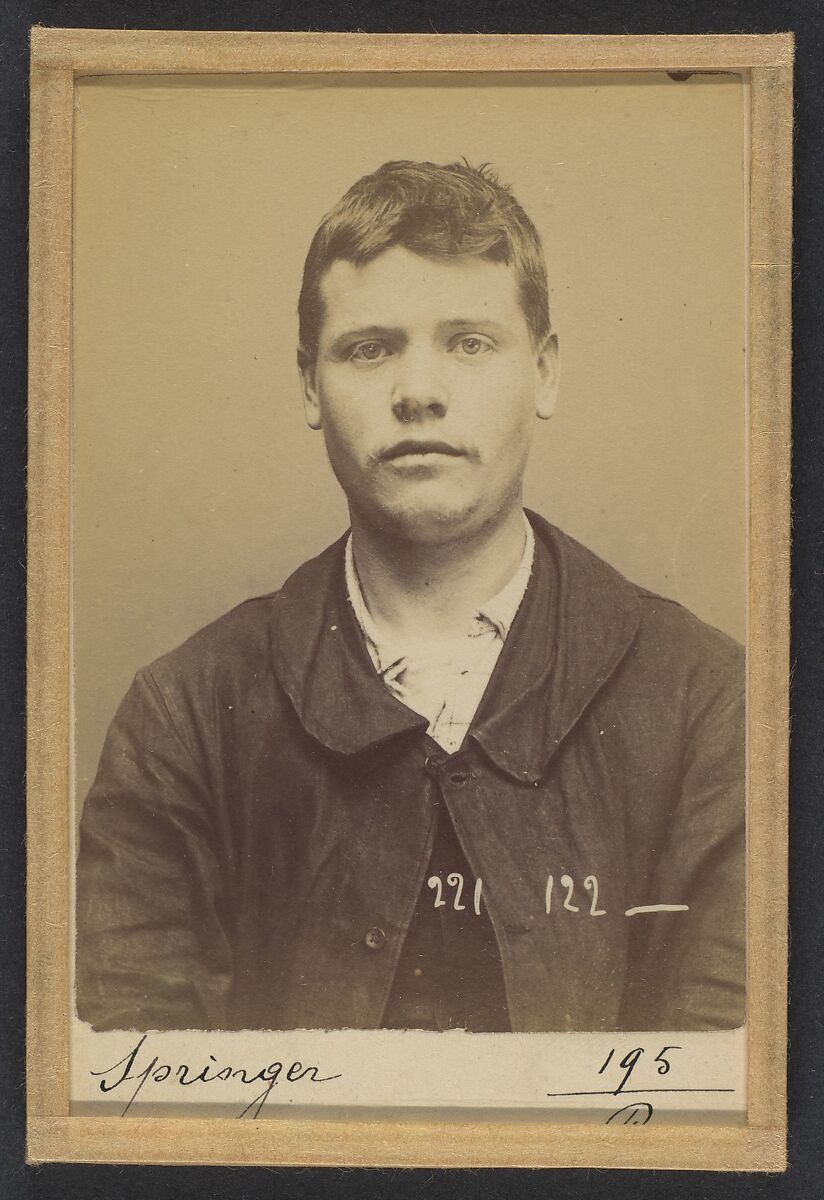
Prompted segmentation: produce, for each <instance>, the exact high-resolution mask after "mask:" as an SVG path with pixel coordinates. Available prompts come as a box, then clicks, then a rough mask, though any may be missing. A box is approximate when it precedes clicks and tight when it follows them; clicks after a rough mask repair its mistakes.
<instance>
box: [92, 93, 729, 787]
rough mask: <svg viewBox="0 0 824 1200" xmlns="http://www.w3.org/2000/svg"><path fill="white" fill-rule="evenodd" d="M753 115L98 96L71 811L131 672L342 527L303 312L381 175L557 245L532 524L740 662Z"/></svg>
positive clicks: (508, 103)
mask: <svg viewBox="0 0 824 1200" xmlns="http://www.w3.org/2000/svg"><path fill="white" fill-rule="evenodd" d="M745 106H746V91H745V87H744V85H743V83H742V81H741V79H740V78H738V77H736V76H732V75H695V76H692V77H691V78H689V79H688V80H686V81H683V80H681V81H677V80H672V79H670V78H669V77H667V76H666V75H663V74H658V73H655V74H645V75H642V74H617V73H613V74H610V75H593V74H591V73H587V74H586V75H585V76H584V75H577V76H576V75H556V74H553V75H549V74H547V75H537V76H536V75H531V76H522V77H513V76H505V75H503V76H494V77H484V78H479V77H475V76H470V75H467V76H460V77H455V76H450V77H449V78H446V77H431V76H429V77H426V78H423V77H414V76H402V77H398V78H396V79H394V80H393V79H387V78H385V77H376V76H372V77H368V76H354V77H343V76H333V77H329V76H326V77H322V78H321V77H317V76H314V77H286V76H253V77H244V78H239V77H234V78H206V77H202V76H201V77H189V78H184V77H172V76H168V77H154V78H152V77H146V76H143V77H133V78H130V77H126V76H124V77H116V78H112V77H107V78H99V79H94V78H89V79H84V80H81V81H79V84H78V88H77V111H76V126H75V138H76V160H75V161H76V167H75V227H74V268H75V272H74V300H73V303H74V388H73V413H72V418H73V505H74V508H73V585H74V593H73V603H74V663H75V697H74V701H75V718H76V744H75V748H76V783H77V795H78V797H79V798H82V796H83V795H85V792H86V791H87V789H88V786H89V784H90V782H91V778H92V776H93V773H94V770H95V767H96V762H97V758H98V755H99V753H100V748H101V745H102V740H103V737H104V735H105V730H106V727H107V725H108V722H109V721H110V720H111V717H112V715H113V713H114V710H115V708H116V706H117V704H118V702H119V700H120V698H121V696H122V694H123V693H124V691H125V690H126V688H127V687H128V685H129V682H130V680H131V678H132V676H133V674H134V672H135V670H136V669H137V668H138V667H140V666H142V665H144V664H145V663H147V662H149V661H151V660H152V659H154V658H156V657H157V656H158V655H160V654H162V653H164V652H166V651H167V650H170V649H172V648H173V647H174V646H175V645H177V644H178V643H179V642H181V641H182V640H183V639H184V638H186V637H187V636H188V635H189V634H190V633H192V632H194V631H195V630H196V629H197V628H199V627H200V626H202V625H204V624H206V623H207V622H208V621H210V620H212V619H213V618H215V617H217V616H219V615H220V614H221V613H222V612H225V611H226V610H227V609H228V608H230V607H232V606H233V605H234V604H236V603H238V602H240V601H241V600H243V599H245V598H246V597H248V596H251V595H256V594H260V593H263V592H268V591H271V590H273V589H274V588H276V587H278V586H279V584H280V583H281V582H282V580H283V579H284V578H285V577H286V575H288V574H289V572H290V571H291V570H293V569H294V568H295V567H296V566H297V565H298V564H299V563H300V562H302V561H303V560H304V559H306V558H308V557H310V556H311V555H313V554H315V553H317V552H318V551H320V550H321V549H322V548H323V547H324V546H325V545H327V544H328V543H329V542H330V541H332V540H333V539H334V538H336V537H337V536H338V535H339V534H340V533H341V532H342V531H343V530H344V528H345V527H346V524H347V514H346V507H345V504H344V501H343V497H342V494H341V493H340V491H339V489H338V486H337V484H336V482H335V480H334V478H333V476H332V474H331V471H330V469H329V467H328V465H327V463H326V459H325V454H324V450H323V444H322V438H321V435H320V434H317V433H313V432H312V431H310V430H309V429H308V428H307V427H306V425H305V423H304V420H303V413H302V408H301V403H300V389H299V384H298V376H297V372H296V367H295V345H296V338H297V318H296V311H295V310H296V302H297V295H298V290H299V286H300V278H301V271H302V266H303V258H304V256H305V253H306V250H307V248H308V244H309V241H310V239H311V236H312V234H313V232H314V230H315V228H316V227H317V225H318V223H319V221H320V219H321V218H322V216H323V215H324V213H325V212H326V211H327V210H328V209H329V208H330V207H331V206H332V205H333V204H334V202H335V201H336V200H337V199H338V197H339V196H340V195H341V194H342V193H343V191H345V189H346V188H347V187H348V186H349V185H350V184H351V183H352V182H354V180H355V179H356V178H358V177H359V176H360V175H362V174H363V173H365V172H367V171H370V170H373V169H374V168H375V167H377V166H378V165H380V163H382V162H384V161H386V160H387V159H397V158H414V159H430V160H432V161H435V162H447V161H452V160H454V159H456V158H461V157H466V158H467V159H468V160H469V162H470V163H473V164H479V163H483V162H489V163H492V164H493V165H494V167H495V168H496V169H497V171H498V173H499V175H500V177H501V178H502V179H503V180H504V181H506V182H508V183H510V184H511V185H512V186H513V190H514V191H515V194H516V195H517V197H518V198H519V200H520V201H521V203H522V204H523V206H524V207H525V209H526V210H527V212H528V213H529V214H530V215H531V217H532V218H533V220H534V221H535V223H536V225H537V226H538V228H539V231H540V233H541V235H542V238H543V241H544V246H545V250H546V256H547V261H548V267H549V274H550V289H551V305H552V317H553V324H554V326H555V328H556V330H557V332H558V334H559V337H560V343H561V361H562V381H561V394H560V402H559V406H558V410H557V413H556V415H555V416H554V417H553V419H552V420H551V421H550V422H548V423H538V424H536V437H535V444H534V449H533V454H532V459H531V463H530V467H529V473H528V478H527V489H526V501H527V504H528V505H529V506H530V507H532V508H534V509H537V510H538V511H539V512H541V513H543V514H544V515H545V516H546V517H547V518H548V519H549V520H551V521H553V522H554V523H556V524H558V525H560V526H561V527H562V528H563V529H565V530H566V531H567V532H568V533H570V534H572V535H573V536H574V537H576V538H578V539H579V540H580V541H582V542H584V543H585V544H586V545H588V546H589V547H590V548H591V549H592V550H594V551H595V552H596V553H597V554H599V555H601V556H602V557H603V558H605V559H607V560H608V561H609V562H611V563H612V564H613V565H614V566H616V567H617V568H618V569H619V570H620V571H622V572H623V573H624V574H625V575H627V576H628V577H630V578H631V579H634V580H635V581H637V582H638V583H641V584H643V585H645V586H646V587H649V588H651V589H653V590H654V591H657V592H661V593H663V594H665V595H667V596H671V597H673V598H675V599H677V600H678V601H680V602H681V603H683V604H685V605H686V606H687V607H688V608H690V609H692V610H693V611H694V612H695V613H697V614H698V616H700V617H701V618H703V619H704V620H706V621H708V622H710V623H711V624H713V625H716V626H718V627H719V628H721V629H723V630H725V631H727V632H729V633H731V634H732V635H733V636H735V637H738V638H743V635H744V622H745V598H746V595H745V574H746V571H745V567H746V469H745V468H746V461H745V441H746V425H745V414H746V392H745V367H746V328H745V305H746V292H745V286H746V278H745V263H746V221H745V213H746V199H747V195H746V174H745V169H744V163H745V138H746V127H745Z"/></svg>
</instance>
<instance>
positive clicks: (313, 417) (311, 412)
mask: <svg viewBox="0 0 824 1200" xmlns="http://www.w3.org/2000/svg"><path fill="white" fill-rule="evenodd" d="M298 372H299V373H300V386H301V388H302V389H303V414H304V416H305V417H306V424H307V425H308V426H309V428H310V429H320V428H321V426H322V425H323V421H322V420H321V415H320V400H319V398H318V386H317V371H316V370H315V364H314V363H313V362H310V361H309V360H308V359H306V358H303V357H302V355H300V354H298Z"/></svg>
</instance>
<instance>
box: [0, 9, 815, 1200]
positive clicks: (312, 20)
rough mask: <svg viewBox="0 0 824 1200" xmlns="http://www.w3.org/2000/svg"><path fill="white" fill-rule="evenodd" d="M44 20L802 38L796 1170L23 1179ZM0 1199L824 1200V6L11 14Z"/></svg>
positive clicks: (3, 51)
mask: <svg viewBox="0 0 824 1200" xmlns="http://www.w3.org/2000/svg"><path fill="white" fill-rule="evenodd" d="M33 24H42V25H53V26H72V27H85V28H115V29H236V30H243V29H246V30H277V29H282V30H290V29H298V30H299V29H312V30H364V31H368V32H396V33H401V32H410V33H425V32H433V31H435V32H438V33H473V32H481V33H580V34H602V33H610V34H618V33H633V34H645V33H774V32H784V31H787V30H790V31H792V32H794V33H795V34H796V39H797V44H796V93H795V102H796V111H795V124H796V130H795V132H796V141H795V187H796V192H795V203H794V230H795V247H794V271H793V306H794V331H795V332H794V366H793V392H794V398H793V425H794V432H793V442H794V449H793V479H794V483H793V551H792V587H793V689H792V706H793V716H792V729H793V742H792V755H791V805H790V826H791V847H790V849H791V879H792V883H791V887H790V908H791V931H792V949H791V960H790V1089H789V1107H790V1164H791V1165H790V1169H789V1172H788V1173H787V1174H786V1175H763V1174H759V1175H745V1174H737V1175H736V1174H728V1173H720V1174H710V1173H706V1174H705V1173H692V1172H690V1173H680V1172H666V1171H658V1172H636V1171H595V1170H569V1171H526V1170H487V1169H484V1170H471V1171H469V1170H463V1171H457V1170H453V1171H433V1170H429V1169H427V1170H372V1171H366V1170H340V1169H334V1168H312V1169H309V1168H301V1169H295V1168H283V1167H276V1168H263V1167H242V1168H241V1167H234V1168H230V1167H203V1168H194V1167H140V1166H124V1167H117V1166H90V1165H75V1164H48V1165H43V1166H34V1167H32V1166H26V1165H25V1163H24V1155H25V1151H24V1115H25V1111H24V1090H23V1077H24V1017H23V1008H24V999H25V978H24V966H25V941H24V905H25V885H24V870H23V868H24V839H25V806H24V733H25V730H24V688H25V656H24V634H25V569H24V564H25V454H26V425H25V418H26V303H27V295H26V271H27V240H26V235H27V206H28V195H27V191H28V37H29V29H30V26H31V25H33ZM0 64H1V66H0V89H1V91H0V296H1V297H2V321H0V563H1V564H2V568H1V570H0V803H2V814H1V817H2V819H1V821H0V830H2V834H1V835H0V914H2V916H1V917H0V939H1V940H0V964H2V966H1V970H0V1013H2V1039H1V1040H0V1113H2V1122H1V1123H0V1195H2V1196H4V1197H7V1198H8V1200H17V1198H18V1197H20V1198H24V1197H25V1198H28V1197H60V1198H61V1200H62V1198H63V1197H66V1198H69V1197H78V1198H81V1197H82V1198H83V1200H97V1198H104V1197H105V1198H106V1200H108V1198H109V1197H118V1198H121V1197H122V1198H124V1200H128V1198H130V1197H147V1198H148V1197H151V1198H152V1200H165V1198H167V1197H169V1198H174V1200H178V1198H181V1197H197V1198H199V1200H223V1198H224V1197H225V1198H226V1200H230V1198H238V1200H240V1198H242V1200H253V1198H257V1197H264V1196H265V1197H288V1198H290V1200H291V1198H295V1200H298V1198H303V1197H316V1196H319V1197H330V1196H334V1197H338V1196H342V1197H352V1198H354V1197H358V1198H360V1197H364V1198H365V1197H377V1196H381V1197H383V1196H391V1197H399V1198H405V1197H422V1198H424V1200H429V1198H434V1197H441V1196H443V1197H447V1196H448V1197H455V1198H456V1200H462V1198H463V1197H480V1198H484V1200H497V1198H498V1197H507V1198H508V1197H522V1196H523V1197H530V1198H531V1197H535V1198H536V1200H537V1198H538V1197H542V1198H543V1197H548V1198H550V1200H566V1198H567V1197H586V1198H590V1197H593V1198H600V1197H621V1198H627V1200H629V1198H630V1197H632V1198H633V1200H659V1198H660V1197H667V1198H672V1200H679V1198H681V1197H685V1198H687V1197H689V1198H693V1197H695V1198H699V1200H703V1198H704V1197H719V1198H721V1197H724V1198H726V1197H745V1198H750V1197H753V1198H754V1197H792V1200H807V1198H810V1200H812V1198H815V1200H818V1198H819V1197H822V1196H824V1124H823V1123H822V1117H821V1112H820V1108H819V1104H820V1101H821V1086H820V1084H821V1078H822V1074H824V1038H822V1032H821V1024H822V1018H824V1011H822V1009H824V989H822V986H821V985H822V969H821V958H822V954H824V920H823V919H822V918H823V917H824V906H822V903H821V890H822V886H824V873H822V871H821V870H820V867H819V857H820V842H821V837H820V829H821V826H822V821H821V819H820V817H819V808H820V799H819V791H820V784H821V782H822V779H823V778H824V738H822V732H821V722H820V720H819V719H818V718H819V713H820V711H821V708H822V700H823V699H824V697H822V691H824V676H823V673H822V663H821V659H822V654H821V648H822V613H824V604H822V584H824V522H823V521H822V516H823V515H824V496H823V495H822V473H824V418H823V417H822V400H821V396H820V386H821V376H820V371H819V363H820V361H821V354H822V328H821V326H822V319H823V317H824V313H823V312H822V310H823V309H824V305H822V303H821V300H820V295H821V289H822V278H821V276H822V254H821V244H822V241H824V205H822V200H821V195H822V191H824V161H823V156H822V141H824V123H823V122H822V119H821V117H822V109H823V108H824V0H814V2H812V3H806V4H805V3H800V2H798V3H781V2H780V0H776V2H773V3H755V2H751V3H740V2H739V3H726V4H725V3H720V2H718V0H715V2H708V0H682V2H680V3H679V2H673V0H669V2H661V3H643V2H642V0H636V3H627V2H621V3H619V2H617V0H615V2H613V3H602V2H599V0H592V2H590V3H587V2H585V0H581V2H579V3H565V4H563V3H559V4H555V3H551V2H549V0H544V3H534V2H533V3H529V2H528V0H509V2H507V3H501V2H499V3H484V2H483V0H473V2H471V3H469V2H467V0H442V3H441V4H436V3H429V2H421V3H413V2H411V0H408V2H406V3H404V2H403V0H386V2H384V3H380V2H379V0H373V2H372V3H341V4H317V3H313V2H312V0H304V2H302V3H277V2H272V3H269V2H257V3H255V2H252V0H240V2H237V3H232V2H231V0H225V2H224V3H222V4H216V3H185V2H176V0H171V2H169V3H161V2H159V0H132V2H131V3H128V2H123V0H115V2H112V3H90V2H86V0H78V2H76V3H70V2H59V0H53V2H49V0H44V2H42V3H36V2H32V3H27V4H26V3H21V4H14V3H9V2H8V0H0Z"/></svg>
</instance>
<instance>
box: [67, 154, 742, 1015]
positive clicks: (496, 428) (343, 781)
mask: <svg viewBox="0 0 824 1200" xmlns="http://www.w3.org/2000/svg"><path fill="white" fill-rule="evenodd" d="M329 199H330V201H331V200H332V199H333V197H330V198H329ZM298 315H299V345H298V347H297V362H298V369H299V372H300V378H301V383H302V388H303V400H304V410H305V417H306V422H307V425H308V427H309V429H310V430H312V431H318V432H319V433H320V434H321V436H322V438H323V441H324V444H325V448H326V452H327V454H328V458H329V462H330V464H331V468H332V470H333V472H334V474H335V477H336V478H337V481H338V483H339V484H340V487H341V489H342V491H343V494H344V495H345V499H346V503H347V506H348V512H349V526H350V527H349V528H348V529H341V532H340V537H339V538H338V539H337V540H336V541H335V542H334V543H333V544H332V545H330V546H329V547H328V548H327V549H326V550H324V551H323V552H322V553H321V554H320V555H318V556H317V557H314V558H312V559H310V560H309V561H306V562H304V563H303V565H301V566H299V567H298V568H297V570H295V571H294V572H293V573H292V574H291V575H290V576H289V577H288V578H287V579H286V580H285V581H284V582H282V584H281V585H280V586H279V587H277V590H275V591H272V592H271V593H269V594H267V595H263V596H259V597H257V598H254V599H250V600H248V601H246V602H245V603H242V604H240V605H239V606H238V607H235V608H234V609H233V610H232V611H230V612H228V613H227V614H226V615H225V616H222V617H220V618H219V619H218V620H216V621H214V622H212V623H211V624H209V625H208V626H207V627H206V628H203V629H201V630H200V631H199V632H195V633H194V634H193V636H192V637H190V638H189V639H188V640H187V641H185V642H184V643H183V644H182V645H181V646H179V647H178V648H177V649H175V650H173V651H172V652H171V653H168V654H165V655H164V656H162V657H161V658H159V659H157V660H156V661H154V662H153V663H151V665H148V666H146V667H145V668H143V669H142V670H140V671H139V672H138V674H137V676H136V678H135V680H134V683H133V684H132V686H131V688H130V689H129V691H128V693H127V695H126V697H125V699H124V700H123V701H122V704H121V705H120V708H119V710H118V712H117V714H116V716H115V717H114V720H113V722H112V724H111V727H110V729H109V733H108V736H107V738H106V743H105V747H104V750H103V754H102V757H101V759H100V763H99V767H98V771H97V775H96V778H95V780H94V784H93V786H92V788H91V791H90V793H89V795H88V797H87V799H86V801H85V805H84V808H83V815H82V820H81V824H80V835H79V852H78V861H77V940H76V952H77V970H76V979H77V1010H78V1014H79V1016H80V1017H81V1019H82V1020H84V1021H87V1022H89V1023H90V1024H91V1025H92V1026H93V1027H94V1028H95V1029H100V1030H104V1029H141V1030H143V1029H188V1028H195V1029H211V1030H218V1029H294V1028H331V1029H342V1028H355V1029H379V1028H393V1029H428V1030H448V1029H465V1030H467V1031H469V1032H471V1033H483V1032H510V1031H511V1032H533V1031H594V1030H622V1029H627V1030H629V1029H636V1030H713V1029H729V1028H735V1027H737V1026H739V1025H741V1024H742V1023H743V1021H744V1018H745V990H744V900H745V882H744V862H745V859H744V851H745V841H744V835H745V801H744V773H745V772H744V751H745V741H744V683H745V676H744V653H743V650H742V648H741V647H740V646H739V644H738V643H737V642H736V641H734V640H733V639H732V638H731V637H729V636H728V635H727V634H725V633H722V632H720V631H719V630H717V629H715V628H713V627H711V626H710V625H708V624H705V623H704V622H703V621H701V620H700V619H699V618H698V617H696V616H694V615H693V614H692V613H691V612H690V611H689V610H688V609H686V608H684V607H683V606H682V605H680V604H679V603H677V602H676V601H674V600H672V599H668V598H666V597H665V596H661V595H657V594H655V593H653V592H651V591H649V590H646V589H645V588H643V587H641V586H639V585H636V584H635V583H633V582H631V581H630V580H628V579H627V578H625V577H624V576H623V575H622V574H620V573H619V572H618V571H617V570H616V569H614V568H613V567H612V566H610V565H609V564H608V563H607V562H605V561H603V560H602V559H601V558H600V557H598V556H596V555H595V554H594V553H592V552H591V551H590V550H588V549H587V548H585V547H584V546H583V545H581V544H580V543H579V542H578V541H576V540H575V539H573V538H572V537H570V536H568V535H567V534H565V533H564V532H563V531H562V530H560V529H559V528H557V527H555V526H554V525H553V524H552V523H551V518H552V513H549V512H542V513H538V512H535V511H532V510H531V509H525V507H524V489H523V480H524V473H525V470H526V466H527V459H528V455H529V451H530V445H531V441H532V437H533V433H534V429H535V426H536V422H537V421H539V420H546V419H548V418H549V417H550V416H551V415H552V412H553V409H554V406H555V401H556V395H557V392H558V386H559V369H558V361H559V359H558V339H557V337H556V334H555V332H554V329H553V325H552V323H551V320H550V306H549V289H548V283H547V270H546V266H545V263H544V254H543V250H542V246H541V240H540V237H539V234H538V232H537V231H536V227H535V225H534V224H533V221H532V220H531V219H530V217H529V216H528V215H527V213H526V212H525V211H524V209H523V208H522V207H521V205H520V203H519V202H518V200H517V199H516V197H515V196H514V194H513V193H512V191H511V190H510V189H509V188H508V187H507V186H506V184H505V183H504V182H502V181H500V180H499V178H498V177H497V174H496V172H495V170H494V168H493V167H490V166H479V167H475V166H472V165H470V164H468V163H467V162H466V161H459V162H451V163H448V164H445V165H436V164H433V163H430V162H419V161H406V160H403V161H391V162H386V163H384V164H383V165H382V166H380V167H379V168H378V169H377V170H374V171H373V172H372V173H370V174H368V175H366V176H364V177H362V178H360V179H359V180H357V182H355V183H354V184H353V185H352V187H351V188H350V189H349V190H348V191H347V192H346V194H345V195H344V196H343V197H342V198H341V199H340V200H339V201H338V202H337V203H336V204H335V205H334V207H333V208H332V209H331V210H330V211H329V212H328V214H327V216H326V217H325V218H324V220H323V221H322V223H321V225H320V227H319V228H318V229H317V232H316V233H315V235H314V238H313V240H312V242H311V245H310V246H309V250H308V254H307V257H306V262H305V267H304V272H303V283H302V288H301V291H300V296H299V300H298ZM308 436H310V435H309V434H308V433H307V437H308ZM639 536H641V534H640V531H639ZM277 582H279V581H277V580H275V581H273V583H277ZM247 594H248V593H247Z"/></svg>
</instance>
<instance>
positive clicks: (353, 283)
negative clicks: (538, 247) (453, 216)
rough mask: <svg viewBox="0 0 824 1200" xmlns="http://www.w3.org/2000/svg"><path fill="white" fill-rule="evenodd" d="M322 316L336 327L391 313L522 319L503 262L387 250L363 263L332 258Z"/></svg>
mask: <svg viewBox="0 0 824 1200" xmlns="http://www.w3.org/2000/svg"><path fill="white" fill-rule="evenodd" d="M320 291H321V295H322V297H323V301H324V316H325V318H326V320H327V321H329V322H330V323H333V324H335V325H337V324H338V323H339V322H340V321H344V322H347V321H349V320H350V319H356V320H358V321H360V320H361V318H362V317H363V318H365V317H368V318H369V320H370V321H372V322H379V321H386V320H387V318H388V317H389V316H390V314H391V315H392V316H393V317H394V318H395V319H396V320H397V319H401V318H403V317H405V316H406V317H408V318H409V319H418V318H420V317H421V316H430V317H431V318H432V319H433V320H439V319H443V320H449V319H453V318H455V317H456V316H457V317H459V316H464V315H466V316H468V315H470V314H469V312H467V311H465V310H466V309H467V306H468V305H469V306H470V307H471V309H472V310H474V312H475V313H488V314H489V315H493V314H494V316H495V317H496V319H506V318H510V319H517V318H518V317H521V318H522V313H521V309H520V303H519V298H518V286H517V280H516V278H515V273H514V271H513V270H512V268H511V267H510V266H508V265H507V264H506V263H501V262H493V261H491V260H490V259H486V258H481V257H479V256H477V255H462V256H455V257H449V258H445V257H443V258H441V257H439V258H433V257H428V256H423V255H420V254H415V253H414V252H413V251H411V250H407V249H406V247H404V246H392V247H390V248H389V249H387V250H383V251H381V253H380V254H376V255H375V256H374V258H371V259H369V260H368V261H367V262H366V263H361V264H358V263H353V262H350V261H348V260H345V259H336V260H335V261H334V262H333V263H332V264H331V265H330V267H329V268H328V269H327V271H326V272H325V274H324V275H323V277H322V279H321V283H320Z"/></svg>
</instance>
